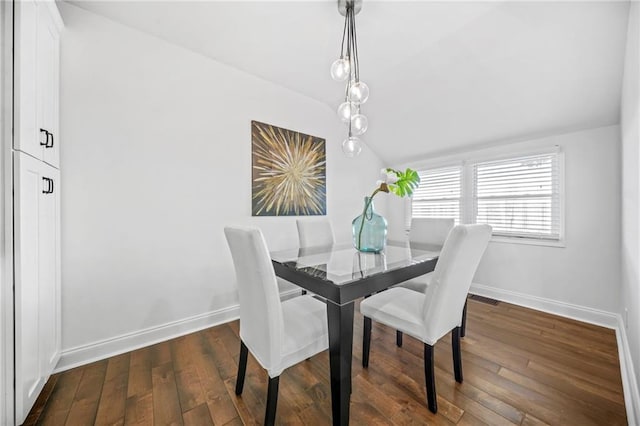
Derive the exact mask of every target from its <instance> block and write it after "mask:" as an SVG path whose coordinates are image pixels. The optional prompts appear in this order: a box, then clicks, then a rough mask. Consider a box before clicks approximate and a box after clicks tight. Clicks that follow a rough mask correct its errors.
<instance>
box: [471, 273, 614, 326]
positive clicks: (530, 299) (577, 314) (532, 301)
mask: <svg viewBox="0 0 640 426" xmlns="http://www.w3.org/2000/svg"><path fill="white" fill-rule="evenodd" d="M469 293H471V294H477V295H479V296H484V297H490V298H492V299H497V300H502V301H503V302H507V303H513V304H514V305H519V306H524V307H526V308H531V309H535V310H537V311H542V312H547V313H550V314H554V315H559V316H561V317H566V318H571V319H575V320H578V321H582V322H588V323H590V324H595V325H600V326H602V327H606V328H611V329H616V328H617V327H618V318H617V314H615V313H613V312H607V311H602V310H599V309H593V308H589V307H586V306H580V305H573V304H571V303H565V302H559V301H557V300H552V299H546V298H544V297H538V296H531V295H528V294H524V293H517V292H515V291H510V290H504V289H501V288H496V287H490V286H487V285H484V284H476V283H473V284H471V289H470V290H469Z"/></svg>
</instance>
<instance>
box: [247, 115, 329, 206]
mask: <svg viewBox="0 0 640 426" xmlns="http://www.w3.org/2000/svg"><path fill="white" fill-rule="evenodd" d="M251 160H252V161H251V165H252V214H253V216H314V215H324V214H326V213H327V186H326V163H327V160H326V154H325V140H324V139H322V138H319V137H316V136H310V135H305V134H304V133H300V132H294V131H293V130H288V129H283V128H281V127H276V126H272V125H270V124H265V123H260V122H258V121H252V122H251Z"/></svg>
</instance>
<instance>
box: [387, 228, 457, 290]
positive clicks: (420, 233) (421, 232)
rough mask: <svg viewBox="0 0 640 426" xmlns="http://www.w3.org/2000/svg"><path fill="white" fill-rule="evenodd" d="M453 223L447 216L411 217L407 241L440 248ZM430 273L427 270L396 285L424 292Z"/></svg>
mask: <svg viewBox="0 0 640 426" xmlns="http://www.w3.org/2000/svg"><path fill="white" fill-rule="evenodd" d="M454 225H455V221H454V220H453V219H448V218H413V219H411V229H410V230H409V243H411V244H416V243H417V244H425V245H429V246H434V247H437V248H442V246H443V245H444V242H445V241H446V240H447V236H448V235H449V232H451V230H452V229H453V226H454ZM432 274H433V272H429V273H428V274H426V275H423V276H421V277H417V278H414V279H412V280H409V281H405V282H403V283H401V284H398V286H399V287H405V288H408V289H410V290H415V291H419V292H420V293H424V292H425V291H426V290H427V286H428V285H429V280H430V279H431V275H432Z"/></svg>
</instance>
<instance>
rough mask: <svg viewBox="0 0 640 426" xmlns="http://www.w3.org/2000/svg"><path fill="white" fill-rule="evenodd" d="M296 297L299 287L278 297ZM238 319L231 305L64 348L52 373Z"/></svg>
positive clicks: (235, 310)
mask: <svg viewBox="0 0 640 426" xmlns="http://www.w3.org/2000/svg"><path fill="white" fill-rule="evenodd" d="M297 294H300V289H299V288H298V289H292V290H288V291H285V292H282V293H281V294H280V297H281V298H282V299H283V300H286V299H289V298H291V297H293V296H295V295H297ZM239 316H240V308H239V306H238V305H234V306H229V307H226V308H222V309H218V310H216V311H211V312H207V313H204V314H200V315H195V316H193V317H189V318H184V319H181V320H178V321H173V322H170V323H167V324H163V325H160V326H155V327H149V328H146V329H144V330H139V331H135V332H132V333H127V334H122V335H120V336H116V337H112V338H109V339H105V340H100V341H98V342H93V343H89V344H87V345H82V346H77V347H75V348H71V349H67V350H64V351H62V355H61V357H60V361H59V362H58V365H57V366H56V369H55V370H54V373H59V372H61V371H65V370H69V369H71V368H75V367H79V366H81V365H85V364H89V363H91V362H95V361H100V360H102V359H106V358H109V357H112V356H115V355H119V354H123V353H125V352H129V351H133V350H135V349H139V348H143V347H145V346H150V345H153V344H156V343H160V342H164V341H166V340H170V339H174V338H176V337H180V336H184V335H185V334H190V333H194V332H196V331H199V330H203V329H205V328H209V327H214V326H216V325H220V324H224V323H226V322H229V321H233V320H236V319H238V318H239Z"/></svg>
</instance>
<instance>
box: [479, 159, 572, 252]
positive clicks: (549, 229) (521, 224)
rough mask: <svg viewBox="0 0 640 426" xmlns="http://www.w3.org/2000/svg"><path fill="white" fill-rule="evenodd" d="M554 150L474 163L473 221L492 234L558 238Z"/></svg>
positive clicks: (558, 194)
mask: <svg viewBox="0 0 640 426" xmlns="http://www.w3.org/2000/svg"><path fill="white" fill-rule="evenodd" d="M558 157H559V155H558V153H557V152H553V153H546V154H539V155H529V156H522V157H517V158H510V159H507V160H500V161H486V162H480V163H476V164H475V165H474V167H473V173H474V178H473V182H474V191H473V194H474V209H475V222H476V223H488V224H489V225H491V226H492V227H493V234H494V235H505V236H513V237H525V238H539V239H549V240H559V239H560V221H561V213H560V179H559V159H558Z"/></svg>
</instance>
